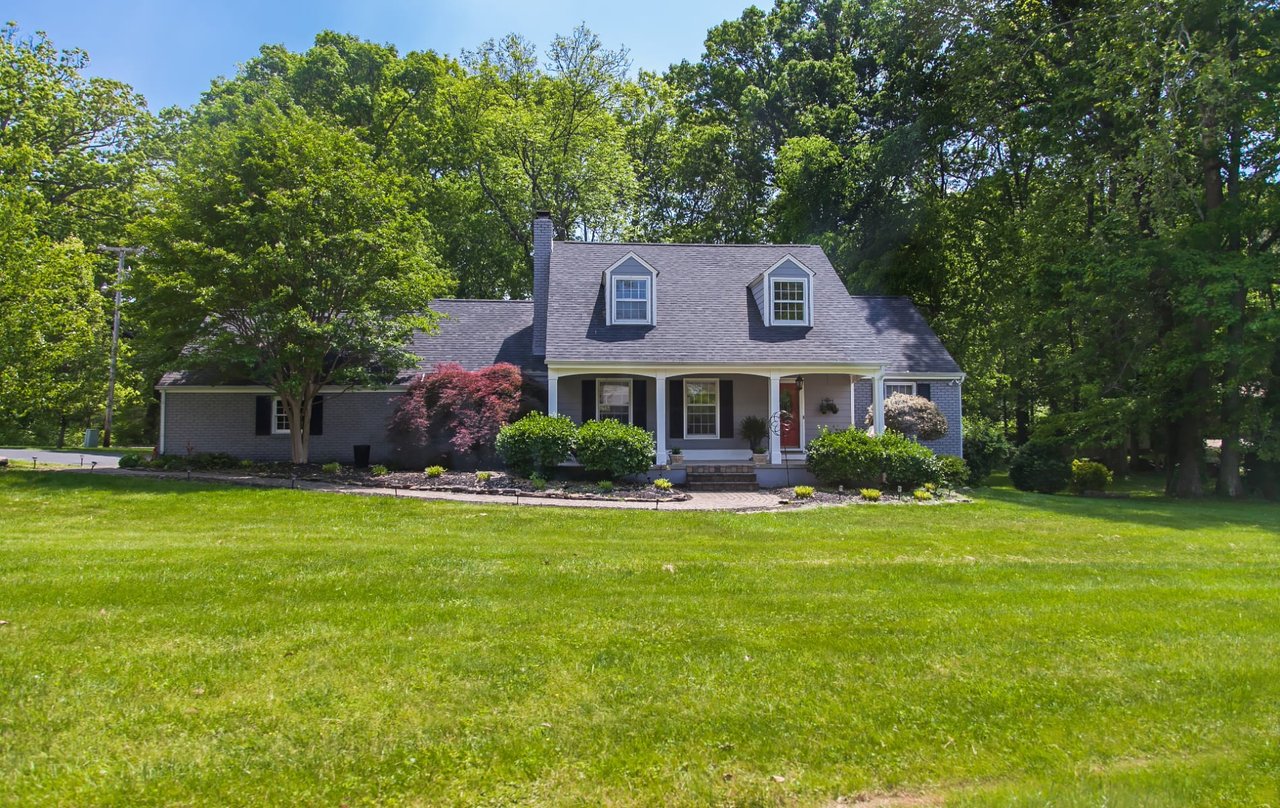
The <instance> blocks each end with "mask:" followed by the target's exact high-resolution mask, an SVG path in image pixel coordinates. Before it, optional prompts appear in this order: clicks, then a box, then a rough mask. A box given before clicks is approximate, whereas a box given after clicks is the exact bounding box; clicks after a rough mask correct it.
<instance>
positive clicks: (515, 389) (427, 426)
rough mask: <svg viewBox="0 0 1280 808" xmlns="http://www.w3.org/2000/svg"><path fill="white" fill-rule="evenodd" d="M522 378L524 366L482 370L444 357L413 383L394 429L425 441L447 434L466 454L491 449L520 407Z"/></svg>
mask: <svg viewBox="0 0 1280 808" xmlns="http://www.w3.org/2000/svg"><path fill="white" fill-rule="evenodd" d="M522 383H523V379H522V377H521V375H520V369H519V368H517V367H516V366H515V365H510V364H507V363H505V362H501V363H499V364H496V365H493V366H491V367H487V368H481V369H480V370H467V369H466V368H464V367H463V366H462V365H459V364H458V363H456V362H442V363H440V364H438V365H436V367H435V370H433V371H432V372H431V373H429V374H427V375H425V376H422V377H420V378H418V379H416V380H415V381H414V382H413V383H411V384H410V385H409V389H408V391H407V392H406V393H405V396H404V398H403V399H401V401H400V404H399V405H398V406H397V407H396V411H395V414H394V415H392V417H391V429H392V430H393V431H396V432H400V433H404V434H407V435H409V436H411V437H412V438H413V439H414V440H416V441H417V442H419V443H422V444H426V443H429V442H431V441H432V440H433V439H434V438H437V437H444V438H447V439H448V442H449V445H450V446H452V447H453V449H454V451H456V452H460V453H471V452H478V451H484V450H487V449H489V448H490V447H492V446H493V441H494V439H495V438H496V437H497V435H498V430H499V429H501V428H502V427H503V426H504V425H505V424H507V423H509V422H510V421H511V418H512V416H514V415H515V414H516V412H517V411H518V410H519V409H520V390H521V385H522Z"/></svg>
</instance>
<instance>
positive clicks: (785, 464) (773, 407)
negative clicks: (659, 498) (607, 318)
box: [547, 363, 884, 472]
mask: <svg viewBox="0 0 1280 808" xmlns="http://www.w3.org/2000/svg"><path fill="white" fill-rule="evenodd" d="M882 378H883V370H882V368H881V367H879V366H876V365H806V366H791V367H755V366H743V365H722V366H688V365H674V364H673V365H666V366H639V365H634V366H626V365H620V364H619V365H599V364H596V365H573V364H570V363H557V364H550V363H549V364H548V372H547V411H548V413H550V414H562V415H566V416H568V417H569V418H572V419H573V420H574V422H575V423H582V422H583V421H589V420H592V419H599V418H616V419H617V420H619V421H623V422H624V423H631V424H634V425H636V426H641V427H643V428H644V429H647V430H649V431H650V432H652V433H653V435H654V439H655V441H654V442H655V444H656V446H657V457H656V465H657V466H659V467H662V466H669V465H671V463H672V451H673V450H679V455H680V457H681V459H682V460H683V464H684V465H685V466H696V465H698V464H730V463H747V464H749V463H752V462H753V458H752V451H751V450H752V448H753V447H752V446H751V444H750V442H749V441H748V440H747V438H745V437H744V436H743V435H742V420H743V419H744V418H746V417H748V416H756V417H758V418H761V419H763V420H764V422H765V423H766V424H767V427H768V429H767V432H768V434H767V438H766V442H765V446H764V447H762V448H764V449H765V452H766V459H767V462H766V463H765V464H764V466H762V467H761V468H764V469H778V470H782V471H784V472H789V471H790V470H791V469H793V468H797V467H800V466H803V462H804V449H805V446H806V445H807V444H808V442H809V441H810V440H812V439H813V438H814V437H815V436H816V435H817V434H818V433H819V431H820V430H822V429H823V428H824V427H825V428H828V429H833V430H839V429H847V428H849V427H850V426H859V427H861V426H863V424H864V419H865V417H866V411H867V408H868V406H870V407H871V408H872V410H873V413H874V424H875V428H876V430H877V431H880V430H882V429H883V423H884V396H883V388H884V385H883V384H881V383H876V384H871V385H863V388H864V389H865V388H868V387H869V388H870V392H871V393H872V395H871V396H870V398H871V400H870V401H861V400H859V398H858V397H857V396H856V395H855V388H856V386H857V383H858V382H859V381H870V380H875V381H877V382H879V381H880V380H881V379H882Z"/></svg>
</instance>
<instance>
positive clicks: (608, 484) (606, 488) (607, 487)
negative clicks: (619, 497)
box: [596, 480, 613, 494]
mask: <svg viewBox="0 0 1280 808" xmlns="http://www.w3.org/2000/svg"><path fill="white" fill-rule="evenodd" d="M596 488H599V489H600V493H601V494H612V493H613V481H612V480H601V481H600V482H598V483H596Z"/></svg>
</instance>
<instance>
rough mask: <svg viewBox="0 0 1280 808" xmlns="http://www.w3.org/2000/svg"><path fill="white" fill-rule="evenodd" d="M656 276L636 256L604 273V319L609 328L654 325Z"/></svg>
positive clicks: (632, 254) (627, 258) (625, 259)
mask: <svg viewBox="0 0 1280 808" xmlns="http://www.w3.org/2000/svg"><path fill="white" fill-rule="evenodd" d="M657 277H658V273H657V271H655V270H654V268H653V267H651V266H649V265H648V264H646V263H645V262H644V261H642V260H640V257H639V256H637V255H636V254H635V253H627V255H626V257H625V258H623V259H622V260H621V261H619V262H618V263H616V264H614V265H613V266H611V267H609V268H608V269H607V270H605V273H604V291H605V295H606V301H605V316H606V319H607V321H608V324H609V325H653V321H654V319H655V317H654V310H655V306H654V284H655V282H656V280H657Z"/></svg>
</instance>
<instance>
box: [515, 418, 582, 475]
mask: <svg viewBox="0 0 1280 808" xmlns="http://www.w3.org/2000/svg"><path fill="white" fill-rule="evenodd" d="M576 435H577V427H575V426H574V425H573V421H571V420H569V418H568V417H567V416H564V415H543V414H542V413H540V412H531V413H529V414H528V415H526V416H525V417H523V418H521V419H520V420H519V421H515V422H514V423H510V424H507V425H506V426H504V427H502V429H500V430H499V431H498V439H497V441H496V442H495V448H496V449H497V450H498V456H499V457H501V458H502V462H504V463H506V464H507V467H508V468H510V469H511V470H512V471H514V472H515V473H516V474H519V475H520V476H522V477H532V476H533V474H534V473H538V474H541V475H542V476H543V477H544V478H545V477H547V476H549V475H551V474H553V473H555V470H556V467H557V466H559V465H560V464H561V463H563V462H564V461H565V460H566V459H568V457H569V454H570V453H571V452H572V451H573V444H574V438H575V437H576Z"/></svg>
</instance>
